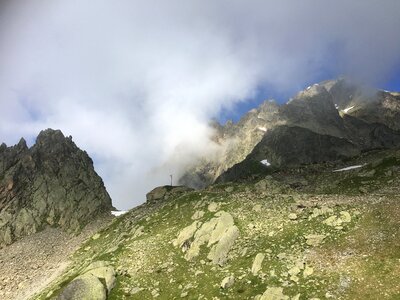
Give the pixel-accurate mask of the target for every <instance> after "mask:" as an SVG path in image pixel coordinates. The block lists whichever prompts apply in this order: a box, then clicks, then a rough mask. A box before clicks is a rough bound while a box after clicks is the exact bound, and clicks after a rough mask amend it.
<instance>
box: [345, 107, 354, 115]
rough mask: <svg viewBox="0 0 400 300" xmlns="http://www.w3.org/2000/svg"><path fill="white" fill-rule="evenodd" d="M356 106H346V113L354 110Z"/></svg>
mask: <svg viewBox="0 0 400 300" xmlns="http://www.w3.org/2000/svg"><path fill="white" fill-rule="evenodd" d="M354 107H355V106H354V105H353V106H350V107H348V108H345V109H343V112H344V113H345V114H347V112H349V111H350V110H352V109H353V108H354Z"/></svg>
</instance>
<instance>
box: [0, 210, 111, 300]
mask: <svg viewBox="0 0 400 300" xmlns="http://www.w3.org/2000/svg"><path fill="white" fill-rule="evenodd" d="M110 220H111V218H109V219H108V218H106V219H104V218H103V219H101V220H97V221H95V222H93V223H91V224H90V225H88V226H86V228H85V229H84V230H83V231H82V233H81V234H79V235H78V236H72V235H69V234H68V233H66V232H64V231H62V230H61V229H58V228H47V229H45V230H44V231H42V232H39V233H36V234H33V235H31V236H27V237H24V238H22V239H21V240H19V241H17V242H15V243H13V244H11V245H9V246H7V247H5V248H2V249H0V299H2V300H8V299H10V300H23V299H29V298H30V297H32V296H33V295H34V294H36V293H37V292H39V291H40V290H42V289H43V288H44V287H46V285H47V284H49V283H50V282H51V281H52V280H53V279H55V278H56V277H57V276H58V275H59V274H61V273H62V271H63V270H65V268H67V267H68V265H69V256H70V255H71V254H72V253H73V252H74V251H75V250H76V249H77V248H78V247H79V245H80V244H81V243H82V242H83V241H84V240H86V239H87V238H88V237H90V236H91V235H93V234H94V233H95V232H97V231H98V230H99V229H100V228H102V227H103V226H105V225H107V224H108V223H109V221H110Z"/></svg>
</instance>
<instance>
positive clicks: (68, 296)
mask: <svg viewBox="0 0 400 300" xmlns="http://www.w3.org/2000/svg"><path fill="white" fill-rule="evenodd" d="M106 298H107V293H106V289H105V287H104V285H103V284H102V283H101V281H100V279H99V278H97V277H96V276H94V275H91V274H85V275H81V276H78V277H77V278H75V279H74V280H73V281H71V283H70V284H68V285H67V286H66V287H65V288H64V289H63V291H62V292H61V294H60V295H59V296H58V297H57V300H105V299H106Z"/></svg>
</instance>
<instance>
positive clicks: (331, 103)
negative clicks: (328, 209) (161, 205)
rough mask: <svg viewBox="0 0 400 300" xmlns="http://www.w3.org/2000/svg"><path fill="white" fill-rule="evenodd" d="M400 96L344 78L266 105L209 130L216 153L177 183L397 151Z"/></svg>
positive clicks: (200, 182) (197, 184) (198, 183)
mask: <svg viewBox="0 0 400 300" xmlns="http://www.w3.org/2000/svg"><path fill="white" fill-rule="evenodd" d="M399 124H400V97H399V95H398V94H397V93H391V92H387V91H381V90H376V89H372V88H369V87H365V86H363V85H360V84H357V83H354V82H352V81H351V80H349V79H346V78H339V79H337V80H328V81H324V82H321V83H318V84H314V85H312V86H309V87H308V88H306V89H305V90H303V91H300V92H299V93H298V94H297V95H295V96H294V97H293V98H291V99H290V100H289V101H288V102H287V103H286V104H282V105H278V104H276V103H275V102H274V101H272V100H267V101H265V102H264V103H263V104H261V106H260V107H258V108H257V109H253V110H251V111H250V112H248V113H247V114H246V115H245V116H244V117H243V118H242V119H240V121H239V122H238V123H236V124H234V123H232V122H227V124H225V125H224V126H222V125H219V124H216V125H214V127H215V128H216V129H215V137H214V138H213V139H212V142H213V143H215V144H216V145H218V146H219V149H220V152H218V153H217V155H216V157H213V158H212V159H210V158H208V157H204V158H201V159H199V161H197V162H195V163H194V164H193V166H192V167H191V168H189V169H188V171H187V172H186V173H185V174H184V175H183V176H182V178H181V180H180V182H181V183H183V184H185V185H188V186H192V187H204V186H207V185H209V184H211V183H212V182H215V181H218V182H223V181H230V180H236V179H240V178H242V177H245V176H249V175H252V174H254V173H259V172H261V173H263V174H266V173H268V171H269V170H268V169H267V168H266V167H265V165H262V163H261V161H267V162H268V166H271V167H272V169H273V168H279V167H291V166H298V165H301V164H309V163H317V162H324V161H334V160H338V159H343V158H349V157H353V156H355V155H359V154H360V153H362V152H365V151H370V150H373V149H390V148H397V147H399V146H400V125H399Z"/></svg>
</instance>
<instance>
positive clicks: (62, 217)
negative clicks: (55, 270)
mask: <svg viewBox="0 0 400 300" xmlns="http://www.w3.org/2000/svg"><path fill="white" fill-rule="evenodd" d="M111 210H112V204H111V199H110V197H109V195H108V193H107V191H106V189H105V187H104V184H103V181H102V179H101V178H100V177H99V176H98V175H97V174H96V172H95V171H94V168H93V162H92V160H91V159H90V157H89V156H88V154H87V153H86V152H85V151H82V150H80V149H79V148H78V147H77V146H76V145H75V143H74V142H73V141H72V138H71V137H64V135H63V134H62V132H61V131H59V130H52V129H47V130H44V131H42V132H40V134H39V135H38V137H37V140H36V143H35V144H34V145H33V146H32V147H31V148H28V147H27V145H26V142H25V140H24V139H21V140H20V142H19V143H18V144H17V145H15V146H12V147H7V146H6V145H5V144H2V145H1V146H0V246H1V245H7V244H10V243H12V242H13V241H15V240H16V239H18V238H20V237H22V236H25V235H30V234H32V233H35V232H37V231H40V230H42V229H44V228H45V227H46V226H54V227H60V228H62V229H64V230H67V231H68V232H79V231H80V229H81V228H82V227H83V226H84V225H86V224H87V223H89V222H90V221H91V220H94V219H95V218H97V217H98V216H99V215H101V214H109V213H110V211H111Z"/></svg>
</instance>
